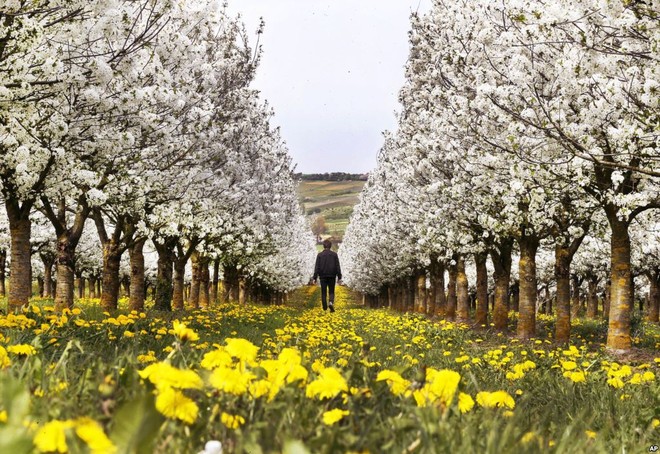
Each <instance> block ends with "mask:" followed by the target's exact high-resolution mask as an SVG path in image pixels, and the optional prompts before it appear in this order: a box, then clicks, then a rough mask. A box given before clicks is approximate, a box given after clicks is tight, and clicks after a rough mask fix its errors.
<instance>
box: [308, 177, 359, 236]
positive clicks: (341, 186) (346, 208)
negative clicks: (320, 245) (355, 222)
mask: <svg viewBox="0 0 660 454" xmlns="http://www.w3.org/2000/svg"><path fill="white" fill-rule="evenodd" d="M365 183H366V182H365V181H357V180H346V181H326V180H302V181H300V183H299V186H298V194H299V197H300V203H301V206H302V208H303V210H304V212H305V214H306V215H307V216H310V217H311V216H322V217H323V218H324V219H325V223H326V226H327V230H326V232H325V233H324V234H323V235H322V236H323V237H328V236H332V237H333V238H335V239H338V240H341V239H342V238H343V236H344V232H345V231H346V226H347V225H348V222H349V218H350V216H351V214H352V213H353V207H354V206H355V205H356V204H357V203H358V201H359V195H360V192H361V191H362V188H363V187H364V184H365Z"/></svg>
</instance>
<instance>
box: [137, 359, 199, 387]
mask: <svg viewBox="0 0 660 454" xmlns="http://www.w3.org/2000/svg"><path fill="white" fill-rule="evenodd" d="M138 374H139V375H140V377H142V378H143V379H145V380H149V381H150V382H151V383H153V384H154V386H156V388H158V389H163V388H177V389H201V388H202V387H203V386H204V382H203V381H202V379H201V378H200V376H199V375H197V373H196V372H195V371H192V370H187V369H177V368H176V367H174V366H172V365H170V364H168V363H164V362H159V363H153V364H150V365H148V366H147V367H145V368H144V369H143V370H141V371H139V372H138Z"/></svg>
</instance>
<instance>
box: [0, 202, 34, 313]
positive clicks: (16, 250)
mask: <svg viewBox="0 0 660 454" xmlns="http://www.w3.org/2000/svg"><path fill="white" fill-rule="evenodd" d="M5 207H6V209H7V219H8V220H9V235H10V239H11V247H10V256H11V265H10V270H9V271H10V273H9V297H8V299H7V309H8V311H12V312H15V311H18V310H19V309H20V308H21V307H22V306H25V305H27V304H28V302H29V300H30V296H32V262H31V257H32V252H31V250H30V235H31V231H32V222H31V221H30V210H29V209H27V208H28V207H26V206H25V205H24V207H23V209H21V208H19V206H18V203H14V202H13V201H10V200H5Z"/></svg>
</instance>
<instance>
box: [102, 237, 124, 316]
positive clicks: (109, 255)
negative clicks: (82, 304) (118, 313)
mask: <svg viewBox="0 0 660 454" xmlns="http://www.w3.org/2000/svg"><path fill="white" fill-rule="evenodd" d="M121 255H122V254H121V250H120V248H119V245H118V244H117V243H116V242H115V241H114V240H108V241H107V242H106V243H105V244H104V245H103V277H102V280H103V292H102V293H101V307H102V308H103V309H104V310H106V311H114V310H117V307H118V305H119V289H120V286H121V280H120V279H119V267H120V265H121Z"/></svg>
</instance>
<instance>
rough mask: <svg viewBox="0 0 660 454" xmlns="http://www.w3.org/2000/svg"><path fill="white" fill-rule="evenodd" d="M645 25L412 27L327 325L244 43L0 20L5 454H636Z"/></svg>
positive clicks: (635, 10) (14, 9)
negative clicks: (392, 113) (393, 105)
mask: <svg viewBox="0 0 660 454" xmlns="http://www.w3.org/2000/svg"><path fill="white" fill-rule="evenodd" d="M659 14H660V3H659V2H658V1H657V0H649V1H646V2H641V1H623V0H599V1H587V0H553V1H551V2H541V1H539V0H525V1H522V0H512V1H508V2H504V3H502V2H500V3H498V2H492V1H489V0H458V1H454V2H446V1H444V0H433V1H432V6H431V8H430V10H429V11H428V12H427V13H425V14H421V13H420V14H412V15H411V27H412V30H411V32H410V34H409V41H410V42H409V46H410V47H409V48H410V53H409V58H408V61H407V64H406V66H405V83H404V85H403V87H401V90H400V92H399V102H400V111H399V112H398V114H397V123H398V124H397V127H396V129H395V130H393V131H388V132H386V133H385V134H384V142H383V145H382V148H381V150H380V153H379V155H378V162H377V166H376V168H375V169H373V171H372V172H370V174H369V179H368V181H367V183H366V185H365V187H364V190H363V191H362V193H361V196H360V201H359V203H358V204H357V205H356V206H355V210H354V212H353V215H352V217H351V219H350V224H349V225H348V227H347V230H346V234H345V236H344V238H343V241H342V242H341V244H340V245H339V250H338V253H339V258H340V261H341V264H342V271H343V274H344V283H345V286H340V287H337V297H336V301H335V303H336V304H335V305H336V307H337V312H336V313H324V312H323V311H322V310H321V305H320V296H319V290H318V288H317V287H315V286H307V285H305V284H307V283H308V281H309V278H310V276H311V275H312V273H313V271H314V260H315V258H316V253H317V249H316V248H317V245H316V239H317V237H316V235H315V234H314V233H313V232H312V225H311V224H310V221H309V219H307V218H306V217H305V215H304V209H303V207H302V206H301V202H300V201H299V195H298V192H297V186H298V181H296V178H295V176H294V173H295V165H294V163H293V160H292V158H291V157H290V155H289V150H288V148H287V145H286V143H285V141H284V139H283V137H282V136H281V134H280V130H279V128H278V127H276V126H275V125H274V112H273V110H272V109H271V107H270V105H269V103H268V102H267V100H266V99H264V97H263V94H262V93H261V92H260V91H258V90H256V89H255V88H253V82H254V80H255V77H256V75H257V74H258V71H259V65H260V62H261V59H262V49H261V47H260V44H259V39H260V38H261V30H259V31H258V32H257V36H256V37H253V36H252V35H251V34H250V33H248V32H247V31H246V27H245V25H244V24H243V22H242V19H241V17H240V16H233V15H232V14H231V13H230V12H229V9H228V5H226V4H220V2H217V1H212V0H196V1H169V0H167V1H154V0H99V1H80V0H66V1H65V0H37V1H25V0H9V1H5V2H4V3H3V5H2V6H0V194H1V196H0V197H1V198H2V202H3V203H2V204H1V206H0V303H1V304H2V313H1V314H0V452H3V453H4V452H7V453H51V452H56V453H65V452H73V453H78V452H80V453H83V452H92V453H151V452H159V453H161V452H162V453H169V452H172V453H179V452H180V453H193V454H197V453H205V454H211V453H215V454H217V453H220V452H243V453H259V452H264V453H269V452H286V453H306V452H310V453H312V452H327V453H333V452H355V453H357V452H360V453H367V452H410V453H413V452H424V453H425V452H429V453H431V452H447V453H450V452H485V453H503V452H512V453H513V452H515V453H519V452H530V453H531V452H560V453H563V452H571V453H573V452H578V453H580V452H585V453H588V452H646V451H648V450H649V449H651V450H652V449H654V448H653V447H654V446H656V448H655V449H657V445H659V444H660V379H658V374H660V351H659V349H660V325H659V313H660V153H659V152H658V142H659V137H660V96H659V95H660V74H659V71H660V52H659V46H660V25H659V24H660V20H659V19H660V17H659ZM253 40H254V43H252V42H251V41H253Z"/></svg>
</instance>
